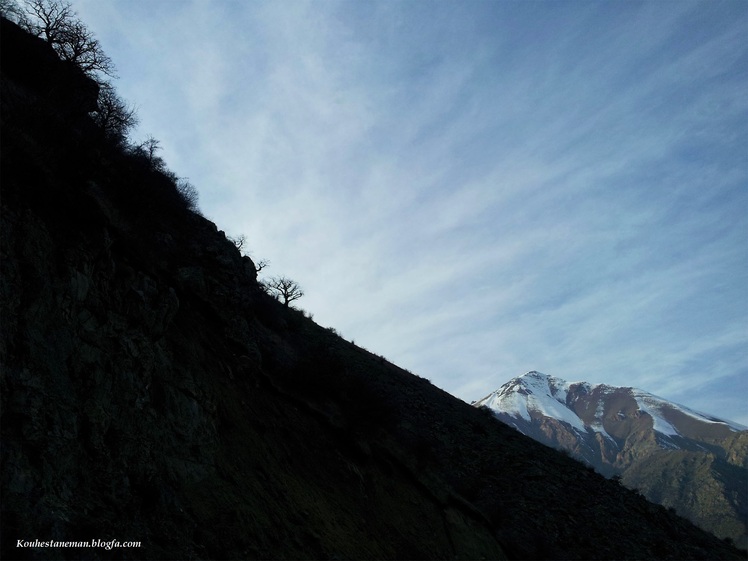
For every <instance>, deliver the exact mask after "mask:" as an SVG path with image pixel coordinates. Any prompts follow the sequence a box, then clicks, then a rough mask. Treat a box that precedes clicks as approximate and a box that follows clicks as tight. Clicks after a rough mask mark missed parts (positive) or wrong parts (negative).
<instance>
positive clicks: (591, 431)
mask: <svg viewBox="0 0 748 561" xmlns="http://www.w3.org/2000/svg"><path fill="white" fill-rule="evenodd" d="M476 405H477V406H481V405H485V406H487V407H489V408H490V409H491V410H492V411H494V412H495V414H496V416H497V417H498V418H499V419H501V420H502V421H504V422H506V423H507V424H509V425H511V426H514V427H515V428H517V429H518V430H519V431H520V432H522V433H523V434H526V435H528V436H531V437H533V438H534V439H536V440H538V441H540V442H542V443H544V444H546V445H548V446H552V447H555V448H559V449H562V450H567V451H569V452H570V453H571V454H572V455H573V456H574V457H576V458H578V459H579V460H581V461H584V462H585V463H586V464H588V465H591V466H593V467H594V468H595V469H596V470H598V471H599V472H600V473H603V474H605V475H607V476H614V475H616V476H619V477H621V480H622V481H623V483H624V484H625V485H626V486H628V487H630V488H632V489H638V490H640V491H641V492H642V493H643V494H644V495H645V496H646V497H647V498H648V499H650V500H651V501H654V502H656V503H658V504H662V505H664V506H666V507H669V508H674V509H675V510H676V511H677V512H678V513H680V514H681V515H683V516H686V517H687V518H689V519H690V520H692V521H693V522H694V523H696V524H698V525H699V526H701V527H702V528H705V529H707V530H709V531H711V532H714V533H715V534H716V535H718V536H720V537H723V538H726V537H729V538H731V539H732V540H734V541H735V542H736V543H738V544H740V545H741V546H742V547H745V546H746V545H748V535H747V533H746V529H747V527H748V471H747V470H746V467H747V466H748V464H747V462H748V453H747V452H748V446H747V443H748V430H744V427H741V426H739V425H735V424H734V423H729V422H727V421H722V420H720V419H717V418H715V417H713V416H708V415H704V414H701V413H697V412H694V411H691V410H689V409H688V408H686V407H683V406H679V405H676V404H673V403H669V402H667V401H665V400H663V399H660V398H657V397H656V396H653V395H651V394H648V393H646V392H642V391H641V390H635V389H633V388H617V387H611V386H606V385H603V384H599V385H591V384H588V383H586V382H576V383H569V382H566V381H564V380H561V379H558V378H554V377H552V376H547V375H545V374H541V373H538V372H530V373H527V374H525V375H524V376H521V377H519V378H515V379H514V380H511V381H509V382H507V384H505V385H504V386H502V388H500V389H499V390H497V391H496V392H494V393H493V394H491V395H490V396H487V397H486V398H485V399H483V400H480V401H479V402H477V403H476Z"/></svg>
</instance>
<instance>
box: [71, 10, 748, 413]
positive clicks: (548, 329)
mask: <svg viewBox="0 0 748 561" xmlns="http://www.w3.org/2000/svg"><path fill="white" fill-rule="evenodd" d="M72 4H73V7H74V9H75V10H76V11H77V12H78V15H79V17H80V18H81V20H82V21H83V22H84V23H85V24H86V25H87V26H88V27H89V28H90V29H91V30H92V31H93V32H94V33H95V35H96V37H97V38H98V39H99V40H100V42H101V44H102V46H103V48H104V51H105V52H106V53H107V54H108V55H109V56H110V57H111V58H112V59H113V61H114V63H115V65H116V67H117V73H118V76H119V78H118V79H117V80H116V81H115V86H116V88H117V90H118V92H119V94H120V95H121V97H123V98H124V99H125V100H127V101H128V102H129V103H131V104H133V105H134V106H135V107H136V108H137V112H138V116H139V118H140V125H139V126H138V128H137V129H136V130H135V131H134V132H133V134H132V137H133V140H134V141H136V142H138V141H142V140H145V139H146V138H147V137H148V136H153V137H155V138H156V139H158V140H159V141H160V144H161V147H162V148H163V150H162V152H161V154H160V155H161V156H162V157H163V159H164V160H165V161H166V163H167V165H168V167H169V168H170V169H171V170H172V171H174V172H175V173H176V174H177V175H179V176H180V177H187V178H188V179H189V181H190V182H191V183H192V184H193V185H195V187H197V189H198V191H199V194H200V202H199V206H200V208H201V210H202V212H203V214H204V215H205V216H206V217H207V218H209V219H210V220H212V221H213V222H215V223H216V224H217V225H218V227H219V229H221V230H224V231H225V232H226V233H227V234H228V235H229V236H238V235H240V234H243V235H245V236H246V238H247V249H248V252H249V255H250V256H252V257H253V258H255V260H257V259H261V258H264V259H268V260H269V261H270V265H269V266H268V268H267V269H266V270H264V271H263V272H262V274H263V275H264V274H265V273H267V275H269V276H270V275H285V276H288V277H291V278H293V279H294V280H296V281H297V282H298V283H299V284H300V285H301V286H302V287H303V289H304V291H305V293H306V294H305V296H304V297H303V298H302V299H301V300H299V301H298V302H297V304H298V306H299V307H301V308H303V309H304V310H306V311H308V312H309V313H311V314H313V316H314V320H315V321H316V322H317V323H319V324H320V325H323V326H326V327H334V328H335V329H336V330H337V331H338V332H339V333H340V334H341V335H342V336H344V337H345V338H346V339H348V340H354V341H355V343H356V344H358V345H360V346H363V347H365V348H367V349H369V350H370V351H372V352H374V353H376V354H381V355H383V356H385V357H386V358H387V359H389V360H390V361H392V362H394V363H396V364H398V365H399V366H402V367H404V368H407V369H409V370H411V371H412V372H414V373H416V374H418V375H420V376H422V377H425V378H428V379H430V380H431V381H432V382H433V383H434V384H435V385H436V386H439V387H441V388H443V389H444V390H446V391H448V392H449V393H451V394H453V395H455V396H457V397H459V398H461V399H463V400H465V401H468V402H470V401H473V400H477V399H480V398H481V397H484V396H485V395H487V394H488V393H490V392H492V391H493V390H496V389H497V388H499V387H500V386H501V385H502V384H504V383H505V382H507V381H508V380H509V379H511V378H513V377H515V376H518V375H521V374H522V373H524V372H526V371H529V370H538V371H541V372H545V373H547V374H550V375H553V376H556V377H559V378H563V379H566V380H567V381H578V380H585V381H588V382H590V383H606V384H611V385H620V386H634V387H637V388H641V389H643V390H646V391H649V392H652V393H654V394H656V395H659V396H662V397H664V398H666V399H670V400H672V401H675V402H677V403H681V404H684V405H687V406H689V407H691V408H693V409H697V410H701V411H704V412H707V413H711V414H715V415H718V416H720V415H721V416H722V417H724V418H726V419H730V420H733V421H737V422H739V423H741V424H743V425H748V399H747V398H748V95H747V92H748V40H747V39H746V37H747V36H748V3H746V2H743V1H727V2H719V1H710V2H705V1H703V2H688V1H679V2H669V1H650V2H636V1H627V2H588V1H559V2H542V1H539V2H515V1H487V0H486V1H483V0H466V1H461V2H457V1H454V2H453V1H448V0H440V1H430V0H407V1H406V0H402V1H398V0H371V1H368V2H356V1H351V0H348V1H343V2H338V1H335V0H313V1H301V0H298V1H297V0H283V1H259V0H254V1H237V0H157V1H154V0H73V2H72Z"/></svg>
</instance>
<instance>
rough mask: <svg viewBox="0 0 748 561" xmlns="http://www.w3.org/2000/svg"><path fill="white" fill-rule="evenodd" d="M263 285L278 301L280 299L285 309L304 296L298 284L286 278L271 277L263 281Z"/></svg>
mask: <svg viewBox="0 0 748 561" xmlns="http://www.w3.org/2000/svg"><path fill="white" fill-rule="evenodd" d="M264 285H265V287H266V288H267V289H268V290H269V292H270V294H272V295H273V296H275V297H276V298H278V299H279V300H281V299H282V300H283V305H284V306H286V307H288V305H289V304H290V303H291V302H293V301H294V300H298V299H299V298H301V297H302V296H304V291H303V290H302V289H301V287H300V286H299V284H298V283H297V282H296V281H294V280H291V279H289V278H288V277H272V278H270V279H268V280H266V281H264Z"/></svg>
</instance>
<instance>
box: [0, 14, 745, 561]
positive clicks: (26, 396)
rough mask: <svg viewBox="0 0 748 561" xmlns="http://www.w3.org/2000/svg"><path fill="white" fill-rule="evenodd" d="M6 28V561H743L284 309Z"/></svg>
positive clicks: (56, 67)
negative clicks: (93, 543) (113, 543)
mask: <svg viewBox="0 0 748 561" xmlns="http://www.w3.org/2000/svg"><path fill="white" fill-rule="evenodd" d="M2 25H3V27H2V33H1V35H0V36H1V37H2V49H1V50H0V52H1V53H2V66H1V67H0V69H1V70H2V72H3V75H2V81H1V82H0V87H1V88H2V90H1V91H0V93H1V94H2V97H1V98H0V99H1V100H2V111H1V112H0V116H1V118H2V122H1V123H0V125H1V126H2V128H1V130H2V152H1V154H0V155H1V157H2V159H1V161H0V171H1V172H2V208H1V209H0V228H1V230H0V232H1V233H2V236H1V237H0V242H1V243H0V263H1V264H2V275H1V276H0V316H1V317H2V335H1V337H0V368H1V370H0V376H1V377H0V405H1V407H2V418H1V419H0V422H1V424H0V427H1V429H2V473H1V477H2V480H1V485H2V487H1V492H2V504H1V509H2V533H1V534H0V539H1V540H2V543H1V544H0V545H1V547H2V550H1V553H2V558H3V559H286V558H287V559H299V558H319V559H340V558H346V559H349V558H350V559H447V558H449V559H452V558H464V559H481V558H485V559H740V558H741V554H740V552H738V551H737V550H735V549H734V548H732V547H731V546H729V545H728V544H726V543H725V542H723V541H721V540H718V539H716V538H715V537H713V536H711V535H709V534H707V533H705V532H702V531H700V530H698V529H697V528H695V527H694V526H693V525H691V524H690V523H689V522H688V521H686V520H684V519H682V518H680V517H677V516H675V515H673V514H672V513H669V512H667V511H666V510H665V509H664V508H663V507H660V506H656V505H652V504H651V503H649V502H647V501H645V500H644V499H643V498H642V497H640V496H639V495H637V494H636V493H633V492H631V491H628V490H626V489H623V488H621V487H620V486H618V485H616V484H615V483H612V482H610V481H608V480H606V479H605V478H603V477H602V476H600V475H598V474H596V473H594V472H593V471H591V470H588V469H585V468H584V467H583V466H582V465H581V464H579V463H578V462H576V461H574V460H572V459H570V458H568V457H566V456H564V455H562V454H560V453H558V452H555V451H553V450H549V449H548V448H546V447H544V446H542V445H540V444H538V443H536V442H534V441H533V440H531V439H529V438H527V437H525V436H522V435H521V434H519V433H518V432H517V431H515V430H513V429H511V428H509V427H506V426H505V425H503V424H502V423H499V422H498V421H496V420H495V419H494V418H493V417H492V416H491V415H487V414H486V413H485V412H484V411H480V410H476V409H474V408H472V407H471V406H469V405H468V404H465V403H463V402H461V401H459V400H457V399H455V398H454V397H452V396H450V395H448V394H446V393H445V392H443V391H441V390H439V389H438V388H435V387H434V386H432V385H431V384H430V383H429V382H428V381H426V380H424V379H422V378H419V377H417V376H414V375H412V374H410V373H408V372H406V371H403V370H401V369H400V368H398V367H396V366H394V365H392V364H390V363H388V362H387V361H386V360H384V359H383V358H381V357H378V356H376V355H373V354H371V353H369V352H367V351H365V350H363V349H361V348H358V347H356V346H355V345H353V344H351V343H348V342H346V341H344V340H342V339H341V338H339V337H338V336H337V335H336V334H335V333H334V332H333V331H332V330H329V329H325V328H322V327H320V326H318V325H316V324H315V323H313V322H312V321H311V320H310V319H308V318H307V317H305V315H304V314H303V313H302V312H300V311H298V310H294V309H292V308H285V307H284V306H283V305H281V304H280V303H279V302H277V301H275V300H274V299H272V298H271V297H269V296H268V295H267V294H266V293H265V292H263V291H262V290H261V289H260V287H259V286H258V283H257V280H256V268H255V266H254V264H253V263H252V261H251V260H250V259H249V258H248V257H242V256H241V255H240V253H239V251H238V250H237V248H236V247H235V245H234V244H233V243H232V242H231V241H229V240H227V239H226V236H225V235H224V234H223V232H221V231H219V230H218V229H217V227H216V226H215V225H214V224H213V223H211V222H210V221H208V220H206V219H205V218H203V217H201V216H200V215H199V214H196V213H195V212H193V210H191V208H190V205H189V201H186V200H185V199H184V197H183V196H181V194H180V193H179V191H178V190H177V188H176V186H175V184H174V181H173V178H172V177H170V176H169V175H168V174H165V173H164V172H163V170H160V169H158V168H157V167H154V166H153V163H152V162H149V161H148V160H147V159H146V158H144V157H143V154H142V153H138V152H134V151H132V150H129V149H128V147H127V146H126V145H125V146H123V145H122V143H121V142H117V141H116V139H111V138H109V137H107V136H106V135H103V134H102V131H101V130H100V129H99V128H97V126H96V125H95V124H94V123H93V122H92V120H91V119H90V118H89V115H88V112H89V111H90V109H91V106H92V103H93V102H94V101H95V99H96V93H97V92H96V85H95V84H94V83H92V82H90V81H89V80H87V79H86V78H85V76H83V75H82V74H81V73H80V72H78V71H77V69H76V68H75V67H73V66H71V65H69V64H62V63H59V62H57V63H55V62H54V61H53V59H52V58H50V57H51V54H52V52H51V50H50V49H48V48H45V45H44V44H43V43H42V42H41V41H39V40H36V39H33V38H31V37H30V36H27V35H24V34H23V33H20V32H19V30H18V28H16V27H14V26H12V25H11V24H9V23H8V22H6V21H3V22H2ZM19 540H20V542H21V546H19ZM35 540H39V541H40V542H46V541H48V540H54V541H63V542H73V541H74V542H79V541H80V542H82V541H86V540H104V541H109V540H118V541H119V542H121V543H124V542H138V543H139V546H138V547H136V548H124V547H117V548H114V549H111V550H107V549H104V548H102V547H93V548H85V549H84V548H81V547H77V546H70V547H59V546H58V545H55V544H54V543H53V544H51V545H50V546H46V547H45V546H43V545H42V546H40V545H38V544H37V545H36V546H35V547H31V546H28V547H27V546H26V545H27V544H28V542H31V545H32V546H33V545H34V543H35Z"/></svg>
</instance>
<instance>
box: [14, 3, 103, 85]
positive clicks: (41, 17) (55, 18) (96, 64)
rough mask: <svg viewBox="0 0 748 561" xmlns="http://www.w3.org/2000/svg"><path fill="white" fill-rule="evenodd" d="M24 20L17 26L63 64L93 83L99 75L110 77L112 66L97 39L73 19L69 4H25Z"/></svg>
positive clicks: (99, 80)
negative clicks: (46, 45)
mask: <svg viewBox="0 0 748 561" xmlns="http://www.w3.org/2000/svg"><path fill="white" fill-rule="evenodd" d="M24 6H25V12H26V16H27V17H25V18H23V20H22V21H21V22H20V23H21V25H22V26H23V27H25V28H26V29H27V30H28V31H30V32H31V33H33V34H35V35H37V36H39V37H41V38H43V39H44V40H45V41H47V42H48V43H49V44H50V45H51V46H52V48H53V49H54V50H55V51H56V52H57V54H58V55H59V56H60V58H61V59H63V60H69V61H71V62H74V63H75V64H77V65H78V66H79V67H80V68H81V70H83V71H84V72H85V73H86V74H87V75H88V76H90V77H91V78H94V79H95V80H96V81H97V82H101V81H102V80H101V79H99V73H100V74H104V75H107V76H110V77H114V63H113V62H112V59H111V58H109V57H108V56H107V55H106V54H105V53H104V50H103V49H102V48H101V44H100V43H99V41H98V39H96V37H94V35H93V33H92V32H91V31H90V30H89V29H88V28H87V27H86V26H85V25H84V24H83V23H82V22H81V21H80V20H79V19H77V17H76V13H75V12H74V11H73V8H72V6H71V5H70V3H69V2H65V1H62V0H25V3H24Z"/></svg>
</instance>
